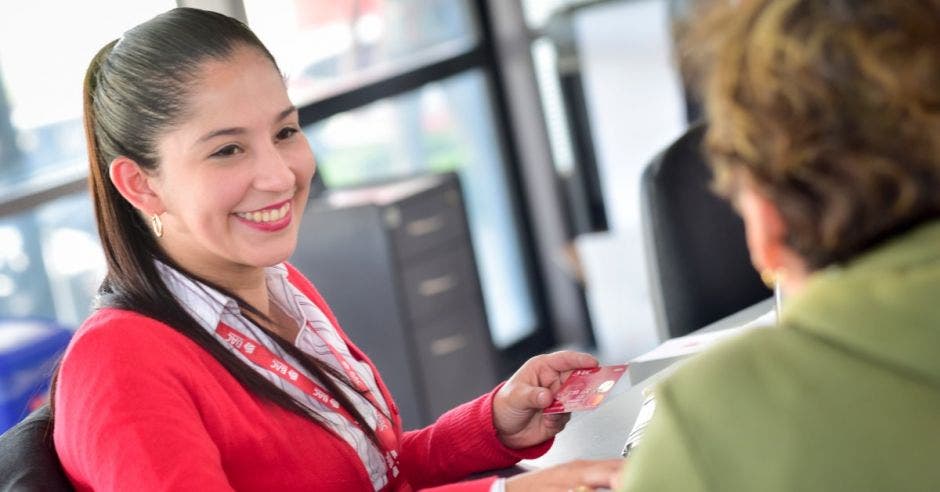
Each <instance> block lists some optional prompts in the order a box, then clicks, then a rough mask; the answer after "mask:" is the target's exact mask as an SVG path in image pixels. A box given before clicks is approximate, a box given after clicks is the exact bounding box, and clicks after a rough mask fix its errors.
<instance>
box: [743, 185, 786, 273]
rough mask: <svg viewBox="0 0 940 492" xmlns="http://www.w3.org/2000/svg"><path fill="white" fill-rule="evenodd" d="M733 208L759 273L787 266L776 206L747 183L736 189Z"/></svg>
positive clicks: (781, 225) (774, 270) (783, 228)
mask: <svg viewBox="0 0 940 492" xmlns="http://www.w3.org/2000/svg"><path fill="white" fill-rule="evenodd" d="M737 208H738V211H739V212H740V214H741V218H742V219H744V229H745V232H746V236H747V249H748V251H750V253H751V263H753V264H754V268H756V269H757V271H759V272H764V271H770V272H776V271H779V270H782V269H784V268H785V267H786V266H787V265H786V263H787V251H788V247H787V245H786V237H787V226H786V224H785V223H784V221H783V217H782V216H781V215H780V210H779V209H778V208H777V206H776V205H775V204H774V203H773V202H771V201H770V199H768V198H767V197H765V196H764V195H763V194H762V193H760V192H759V191H758V190H756V189H755V188H754V187H753V186H751V185H743V186H741V188H740V190H739V191H738V197H737Z"/></svg>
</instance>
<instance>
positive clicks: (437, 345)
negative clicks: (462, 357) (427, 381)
mask: <svg viewBox="0 0 940 492" xmlns="http://www.w3.org/2000/svg"><path fill="white" fill-rule="evenodd" d="M466 346H467V337H465V336H463V335H461V334H459V333H458V334H456V335H451V336H449V337H444V338H438V339H437V340H434V341H433V342H431V354H432V355H434V356H435V357H443V356H445V355H447V354H452V353H454V352H456V351H458V350H460V349H462V348H464V347H466Z"/></svg>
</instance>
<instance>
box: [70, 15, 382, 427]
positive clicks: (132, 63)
mask: <svg viewBox="0 0 940 492" xmlns="http://www.w3.org/2000/svg"><path fill="white" fill-rule="evenodd" d="M243 48H252V49H255V50H257V51H258V52H259V53H262V54H264V56H266V57H267V58H268V59H269V60H270V61H271V66H272V69H275V70H276V69H277V64H276V62H275V61H274V57H272V56H271V53H270V52H268V50H267V49H266V48H265V47H264V45H263V44H262V43H261V41H260V40H258V38H257V37H256V36H255V35H254V33H252V32H251V30H249V29H248V27H247V26H245V25H244V24H242V23H241V22H239V21H237V20H235V19H232V18H230V17H227V16H224V15H222V14H218V13H215V12H210V11H204V10H197V9H192V8H177V9H173V10H170V11H168V12H166V13H163V14H161V15H158V16H156V17H154V18H153V19H151V20H149V21H147V22H145V23H143V24H140V25H138V26H136V27H134V28H133V29H131V30H129V31H127V32H126V33H124V35H123V36H122V37H121V38H120V39H118V40H116V41H112V42H111V43H108V44H107V45H105V47H104V48H102V49H101V51H99V52H98V54H97V55H96V56H95V57H94V59H93V60H92V61H91V64H90V65H89V67H88V71H87V73H86V75H85V86H84V99H85V101H84V120H85V134H86V139H87V144H88V158H89V164H90V188H91V195H92V199H93V202H94V208H95V218H96V219H97V224H98V234H99V236H100V239H101V244H102V246H103V248H104V253H105V258H106V260H107V264H108V272H107V276H106V277H105V279H104V281H103V282H102V284H101V287H100V288H99V292H98V305H99V306H100V307H114V308H120V309H126V310H131V311H135V312H138V313H141V314H143V315H145V316H148V317H150V318H154V319H156V320H159V321H162V322H164V323H165V324H167V325H169V326H171V327H173V328H174V329H176V330H177V331H179V332H181V333H182V334H183V335H185V336H187V337H189V338H190V339H192V340H193V341H195V342H196V343H197V344H199V345H200V346H201V347H202V348H204V349H205V350H206V351H207V352H209V353H210V354H212V356H213V357H215V358H216V359H217V360H218V361H219V362H220V363H221V364H222V365H223V366H225V368H226V369H228V371H229V372H230V373H231V374H232V375H233V376H234V377H235V378H236V379H238V380H239V382H241V383H242V384H243V385H244V386H245V387H246V388H247V389H248V390H249V391H251V392H253V393H255V394H257V395H259V396H261V397H263V398H266V399H268V400H270V401H272V402H274V403H276V404H278V405H280V406H282V407H284V408H286V409H288V410H290V411H293V412H296V413H298V414H300V415H303V416H305V417H307V418H310V419H312V420H314V421H316V422H319V423H323V421H322V419H321V418H320V417H319V416H317V415H314V414H311V413H310V412H309V411H308V410H306V408H305V407H304V406H303V405H302V404H301V403H300V402H299V401H297V400H296V399H294V398H293V397H292V396H290V395H289V394H288V393H286V392H285V391H284V390H282V389H280V388H279V387H278V386H276V385H275V384H273V383H271V382H270V381H268V380H267V379H266V378H265V377H263V376H262V375H260V374H258V373H257V372H256V371H255V370H254V369H253V368H251V367H249V366H247V365H245V364H244V363H242V362H241V361H240V360H239V359H238V358H237V357H236V356H235V355H234V354H232V353H231V352H230V351H229V350H228V349H227V348H226V347H225V346H223V345H222V344H221V343H220V342H218V341H216V339H215V338H214V336H213V335H212V334H210V333H209V332H207V331H206V330H205V329H204V328H202V327H201V326H200V325H199V323H198V322H197V321H196V320H195V319H194V318H193V317H192V316H191V315H190V314H189V312H188V311H187V310H186V309H185V308H184V307H183V306H182V305H180V303H179V302H178V301H177V300H176V298H175V297H174V296H173V294H172V292H171V291H170V290H169V288H168V287H167V285H166V284H165V283H164V282H163V280H162V278H161V276H160V274H159V273H158V270H157V266H156V264H155V261H156V260H159V261H160V262H163V263H165V264H167V265H169V266H172V267H173V268H175V269H176V270H178V271H180V272H181V273H183V274H184V275H187V276H188V277H190V278H192V279H194V280H197V281H199V282H202V283H203V284H206V285H208V286H210V287H212V288H214V289H217V290H218V291H220V292H222V293H224V294H226V295H227V296H229V297H231V298H234V299H235V300H236V301H237V302H238V304H239V307H240V308H241V310H242V312H244V313H247V314H248V315H249V316H251V317H252V318H254V319H255V321H258V320H264V321H266V322H270V320H269V319H268V318H267V317H266V316H264V314H263V313H261V312H260V311H259V310H258V309H256V308H254V307H252V306H250V305H248V304H247V303H246V302H244V300H243V299H241V298H240V297H239V296H237V295H236V294H234V293H233V292H231V291H229V290H228V289H226V288H224V287H222V286H220V285H217V284H214V283H211V282H209V281H207V280H206V279H204V278H200V277H198V276H196V275H195V274H193V273H192V272H188V271H186V270H185V269H184V268H182V267H181V266H180V265H178V264H177V263H176V262H174V261H173V259H172V258H170V257H169V256H167V255H166V253H165V252H164V251H163V249H162V248H161V247H160V245H159V243H158V241H157V240H156V239H155V238H154V236H153V234H152V233H151V231H150V229H149V227H148V224H147V223H146V221H145V219H144V218H143V217H142V215H141V214H140V213H139V212H138V211H137V210H136V209H135V208H134V207H133V206H131V204H130V203H129V202H128V201H127V200H125V199H124V197H123V196H121V194H120V193H119V192H118V190H117V189H116V188H115V187H114V184H113V183H112V182H111V180H110V178H109V172H108V167H109V166H110V163H111V162H112V161H113V160H114V159H115V158H116V157H118V156H126V157H128V158H130V159H132V160H134V161H135V162H136V163H137V164H138V165H139V166H141V167H142V168H144V169H145V170H146V171H148V172H154V171H156V170H157V169H158V168H159V166H160V157H159V155H158V153H157V142H158V140H159V139H160V138H161V137H162V136H163V135H165V134H166V133H167V132H168V131H170V130H172V129H173V128H174V126H175V125H177V124H179V123H180V122H181V121H183V120H185V119H186V118H187V117H189V116H190V114H189V113H188V112H187V111H188V110H189V107H188V105H189V100H190V96H191V94H192V93H193V92H194V91H197V90H199V77H200V75H201V73H202V72H201V69H202V67H204V66H205V63H206V62H209V61H224V60H228V59H230V58H231V57H232V55H233V54H234V53H235V51H236V50H238V49H243ZM259 325H260V326H262V328H264V324H263V323H259ZM272 338H273V339H274V340H276V341H277V343H278V344H279V345H280V346H281V347H283V348H284V349H285V350H286V351H287V352H288V353H290V354H291V355H293V356H294V357H295V358H296V359H297V360H298V361H300V362H301V364H302V365H303V366H304V368H306V369H307V370H308V371H310V372H311V373H312V374H313V375H314V376H316V377H317V378H318V380H319V381H320V382H321V383H322V384H324V386H325V387H326V388H327V389H328V390H329V391H330V393H331V395H332V396H333V397H335V398H336V399H337V400H338V401H339V402H340V403H341V405H342V406H343V407H344V408H345V409H346V410H347V411H349V413H350V414H352V415H353V416H354V418H355V419H356V421H357V422H358V424H359V426H360V427H361V428H362V431H363V432H365V433H366V435H367V436H369V437H370V438H371V439H373V442H375V435H374V432H373V431H372V429H370V427H369V426H368V425H366V423H365V420H364V419H363V418H362V416H361V415H360V413H359V412H358V411H357V410H356V408H355V407H354V406H353V404H352V403H351V402H350V401H349V399H348V398H347V397H346V396H345V393H344V392H343V391H340V390H339V387H338V384H343V383H345V382H344V381H343V377H342V376H340V375H339V374H337V373H336V372H335V371H333V370H332V369H331V368H330V367H328V366H326V365H325V364H324V363H322V362H320V361H318V360H315V359H314V358H312V357H308V356H306V355H305V354H304V353H303V352H302V351H300V350H299V349H297V348H296V347H295V346H293V345H292V344H290V343H288V342H286V341H284V340H283V339H281V338H280V337H279V336H276V335H273V334H272Z"/></svg>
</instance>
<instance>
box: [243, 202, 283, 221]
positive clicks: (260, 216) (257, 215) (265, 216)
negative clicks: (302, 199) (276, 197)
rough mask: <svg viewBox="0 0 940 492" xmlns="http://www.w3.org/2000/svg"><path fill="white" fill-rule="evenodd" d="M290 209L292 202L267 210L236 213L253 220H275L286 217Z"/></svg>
mask: <svg viewBox="0 0 940 492" xmlns="http://www.w3.org/2000/svg"><path fill="white" fill-rule="evenodd" d="M289 211H290V202H288V203H285V204H284V205H281V208H278V209H274V210H265V211H264V212H241V213H238V214H236V215H238V216H239V217H241V218H243V219H245V220H250V221H252V222H275V221H278V220H281V219H283V218H284V216H285V215H287V213H288V212H289Z"/></svg>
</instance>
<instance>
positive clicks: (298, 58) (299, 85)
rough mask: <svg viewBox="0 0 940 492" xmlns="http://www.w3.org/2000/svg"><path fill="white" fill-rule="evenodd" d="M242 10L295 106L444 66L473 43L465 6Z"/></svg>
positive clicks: (348, 1)
mask: <svg viewBox="0 0 940 492" xmlns="http://www.w3.org/2000/svg"><path fill="white" fill-rule="evenodd" d="M245 10H246V13H247V16H248V23H249V24H250V25H251V28H252V29H253V30H254V31H255V32H256V33H257V34H258V37H260V38H261V40H262V41H264V43H265V45H266V46H267V47H268V49H270V50H271V52H272V54H273V55H274V57H275V58H276V59H277V61H278V64H279V65H280V68H281V70H282V71H283V72H284V74H285V75H286V76H287V84H288V91H289V92H290V94H291V99H292V100H293V101H294V103H295V104H297V105H302V104H304V103H307V102H310V101H312V100H314V99H319V98H322V97H325V96H327V95H331V94H336V93H338V92H341V91H343V90H348V89H350V88H353V87H356V86H359V85H362V84H364V83H368V82H374V81H376V80H379V79H381V78H384V77H388V76H390V75H394V74H397V73H401V72H403V71H406V70H409V69H413V68H416V67H420V66H422V65H426V64H428V63H432V62H434V61H438V60H441V59H445V58H447V57H450V56H453V55H456V54H459V53H461V52H464V51H467V50H469V49H470V48H472V47H473V46H474V45H475V44H476V42H477V34H476V29H475V27H474V20H473V18H472V16H471V13H470V7H469V5H468V2H467V1H465V0H246V1H245Z"/></svg>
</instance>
